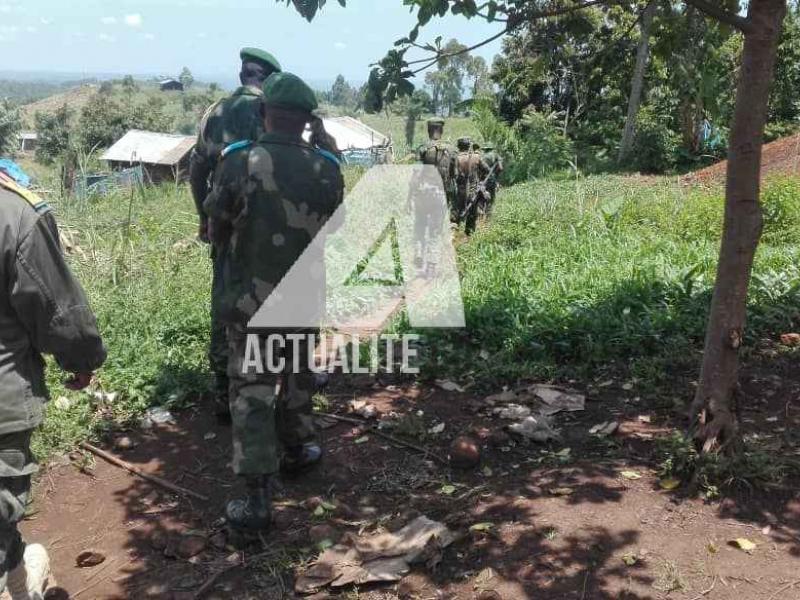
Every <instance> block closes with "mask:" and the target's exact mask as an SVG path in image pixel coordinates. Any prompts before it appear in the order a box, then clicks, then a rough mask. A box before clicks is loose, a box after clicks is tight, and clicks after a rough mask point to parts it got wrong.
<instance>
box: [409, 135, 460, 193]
mask: <svg viewBox="0 0 800 600" xmlns="http://www.w3.org/2000/svg"><path fill="white" fill-rule="evenodd" d="M417 158H418V159H419V161H420V162H421V163H422V164H423V165H432V166H434V167H436V169H437V170H438V171H439V175H441V176H442V182H443V183H444V186H445V188H448V187H450V186H452V185H453V184H454V183H455V178H456V162H455V158H456V151H455V148H454V147H453V146H452V145H450V144H448V143H447V142H444V141H442V140H439V141H433V140H432V141H430V142H428V143H427V144H423V145H422V146H420V147H419V149H418V150H417Z"/></svg>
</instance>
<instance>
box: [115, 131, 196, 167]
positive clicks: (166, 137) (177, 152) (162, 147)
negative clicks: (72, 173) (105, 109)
mask: <svg viewBox="0 0 800 600" xmlns="http://www.w3.org/2000/svg"><path fill="white" fill-rule="evenodd" d="M195 142H196V140H195V138H194V137H189V136H185V135H170V134H167V133H155V132H152V131H139V130H138V129H131V130H130V131H129V132H128V133H126V134H125V135H124V136H122V138H121V139H120V140H119V141H118V142H117V143H116V144H114V145H113V146H111V148H109V149H108V150H106V152H105V153H104V154H103V156H101V157H100V160H106V161H114V162H124V163H132V164H138V163H144V164H148V165H167V166H174V165H176V164H178V163H179V162H180V161H181V160H182V159H183V158H184V157H185V156H186V155H187V154H188V153H189V152H191V150H192V148H194V145H195Z"/></svg>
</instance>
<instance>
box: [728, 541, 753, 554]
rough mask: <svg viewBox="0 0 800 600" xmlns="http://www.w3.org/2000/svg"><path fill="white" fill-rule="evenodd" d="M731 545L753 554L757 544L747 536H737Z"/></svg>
mask: <svg viewBox="0 0 800 600" xmlns="http://www.w3.org/2000/svg"><path fill="white" fill-rule="evenodd" d="M731 545H732V546H735V547H737V548H739V549H740V550H744V551H745V552H747V553H748V554H752V553H753V550H755V549H756V544H754V543H753V542H751V541H750V540H748V539H747V538H736V539H735V540H733V541H732V542H731Z"/></svg>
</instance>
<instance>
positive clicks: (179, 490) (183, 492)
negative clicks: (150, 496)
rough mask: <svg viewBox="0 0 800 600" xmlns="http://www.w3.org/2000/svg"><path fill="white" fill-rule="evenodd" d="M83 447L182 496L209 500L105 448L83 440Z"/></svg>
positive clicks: (81, 444)
mask: <svg viewBox="0 0 800 600" xmlns="http://www.w3.org/2000/svg"><path fill="white" fill-rule="evenodd" d="M79 446H80V447H81V448H83V449H84V450H87V451H88V452H91V453H92V454H94V455H95V456H99V457H100V458H102V459H103V460H105V461H107V462H110V463H111V464H112V465H114V466H117V467H120V468H121V469H125V470H126V471H128V472H129V473H133V474H134V475H138V476H139V477H141V478H142V479H146V480H147V481H149V482H150V483H155V484H156V485H158V486H161V487H163V488H166V489H168V490H170V491H171V492H175V493H176V494H180V495H181V496H190V497H191V498H195V499H196V500H201V501H203V502H208V496H204V495H203V494H198V493H197V492H194V491H192V490H187V489H186V488H183V487H181V486H179V485H176V484H174V483H172V482H171V481H167V480H166V479H162V478H161V477H157V476H155V475H150V474H149V473H145V472H144V471H142V470H141V469H140V468H139V467H134V466H133V465H132V464H130V463H128V462H125V461H124V460H122V459H121V458H117V457H116V456H114V455H113V454H110V453H108V452H106V451H105V450H101V449H100V448H97V447H96V446H92V445H91V444H88V443H86V442H81V443H80V444H79Z"/></svg>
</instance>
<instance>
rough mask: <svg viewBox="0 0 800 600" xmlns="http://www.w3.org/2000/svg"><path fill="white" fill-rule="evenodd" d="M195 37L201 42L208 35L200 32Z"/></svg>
mask: <svg viewBox="0 0 800 600" xmlns="http://www.w3.org/2000/svg"><path fill="white" fill-rule="evenodd" d="M197 37H199V38H200V39H201V40H203V39H205V38H207V37H208V34H207V33H206V32H205V31H201V32H200V33H198V34H197Z"/></svg>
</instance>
